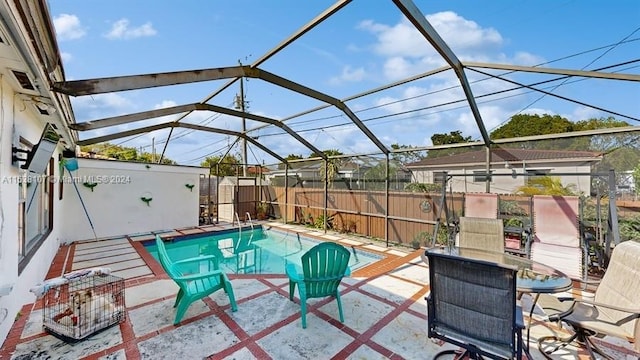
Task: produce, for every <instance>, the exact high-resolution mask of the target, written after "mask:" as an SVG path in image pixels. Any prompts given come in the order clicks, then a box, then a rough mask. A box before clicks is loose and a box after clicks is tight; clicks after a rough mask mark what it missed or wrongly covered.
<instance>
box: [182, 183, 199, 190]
mask: <svg viewBox="0 0 640 360" xmlns="http://www.w3.org/2000/svg"><path fill="white" fill-rule="evenodd" d="M184 186H185V187H186V188H187V189H189V191H193V187H194V186H196V185H195V184H184Z"/></svg>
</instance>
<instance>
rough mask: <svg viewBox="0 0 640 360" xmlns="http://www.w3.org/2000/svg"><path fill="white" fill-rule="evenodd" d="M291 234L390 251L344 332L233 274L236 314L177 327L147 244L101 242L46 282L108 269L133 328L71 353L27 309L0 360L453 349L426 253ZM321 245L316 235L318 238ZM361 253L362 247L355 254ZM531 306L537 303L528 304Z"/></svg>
mask: <svg viewBox="0 0 640 360" xmlns="http://www.w3.org/2000/svg"><path fill="white" fill-rule="evenodd" d="M265 225H266V226H275V227H279V228H284V229H289V230H300V231H303V232H305V233H308V234H310V233H313V232H315V233H318V234H319V235H317V236H319V237H321V238H322V237H323V236H330V237H332V238H333V239H328V238H326V239H327V240H331V241H339V242H340V241H349V242H353V243H354V244H350V245H353V246H362V247H363V248H364V247H367V249H368V250H369V251H376V250H375V249H378V248H380V249H382V250H384V251H382V252H381V254H384V255H385V259H384V260H382V261H380V262H378V263H376V264H374V265H372V266H368V267H366V268H363V269H361V270H359V271H357V272H354V274H353V276H352V277H349V278H345V279H344V281H343V284H342V287H341V296H342V302H343V308H344V311H345V314H344V317H345V322H344V324H342V323H340V322H339V321H338V320H337V306H336V303H335V301H333V300H331V299H312V300H310V301H308V304H309V308H308V316H307V324H308V327H307V329H302V327H301V322H300V305H299V303H298V302H297V301H298V299H297V297H296V301H295V302H291V301H289V299H288V281H287V279H286V277H285V276H283V275H253V274H252V275H234V274H229V277H230V279H231V281H232V284H233V287H234V292H235V295H236V299H237V303H238V311H237V312H231V310H230V308H229V302H228V299H227V298H226V296H225V295H224V293H221V292H218V293H216V294H213V295H211V296H210V297H208V298H206V299H205V300H204V301H198V302H196V303H194V304H192V305H191V307H190V308H189V310H188V312H187V314H186V315H185V317H184V320H183V321H182V322H181V323H180V325H178V326H174V325H173V317H174V309H173V308H172V306H173V302H174V299H175V295H176V293H177V286H176V285H175V284H174V283H173V282H172V281H171V280H170V279H169V278H168V277H167V276H166V274H165V273H164V272H163V271H162V269H161V267H160V265H159V264H158V263H157V262H155V260H153V258H152V257H151V256H150V255H149V253H148V252H146V250H144V249H143V248H142V243H141V242H140V240H141V239H142V238H144V237H145V236H146V237H149V236H151V237H152V238H153V237H155V235H153V234H146V235H144V234H139V235H136V236H129V237H123V238H119V239H110V240H103V241H88V242H78V243H74V244H71V245H69V246H64V247H62V248H61V249H60V251H59V252H58V254H57V256H56V258H55V260H54V262H53V264H52V266H51V269H50V271H49V276H48V278H52V277H57V276H60V275H61V274H63V273H65V272H68V271H70V270H72V269H81V268H85V267H109V268H111V269H112V274H114V275H116V276H120V277H123V278H124V279H126V280H125V285H126V294H125V303H126V310H127V317H126V320H125V321H124V322H123V323H121V324H119V325H118V326H113V327H111V328H108V329H107V330H105V331H102V332H100V333H98V334H95V335H93V336H91V337H89V338H87V339H85V340H83V341H79V342H77V343H73V344H69V343H65V342H63V341H61V340H59V339H57V338H55V337H53V336H51V335H49V334H47V333H46V332H44V331H43V329H42V310H41V308H42V305H41V304H39V302H35V303H32V304H27V305H25V306H24V307H23V309H22V312H21V316H19V317H18V319H17V320H16V322H15V323H14V325H13V327H12V330H11V332H10V334H9V337H8V338H7V340H6V341H5V343H4V344H3V345H2V350H0V359H45V358H46V359H158V358H161V357H166V358H187V357H189V358H210V359H414V358H430V357H432V356H433V355H434V354H435V353H437V352H439V351H441V350H444V349H450V348H453V347H452V346H451V345H449V344H446V343H442V342H436V341H432V340H431V339H429V338H427V335H426V326H427V319H426V302H425V300H424V296H425V295H426V294H427V292H428V290H429V286H428V267H427V266H426V264H424V263H423V262H422V260H421V258H420V253H421V251H420V250H418V251H413V252H411V251H409V250H404V251H401V250H399V249H387V248H384V247H383V246H380V245H378V244H374V243H369V242H366V241H365V240H364V239H362V240H361V239H357V238H345V237H343V236H341V235H339V234H324V233H320V232H317V231H315V230H312V229H306V228H300V227H290V225H282V224H279V223H265ZM229 226H230V225H228V224H227V225H221V226H218V227H202V228H194V229H182V230H172V231H163V232H160V234H161V236H163V237H168V236H177V235H180V234H184V233H187V232H189V233H199V232H204V231H212V230H218V229H224V228H228V227H229ZM312 236H314V235H312ZM355 243H357V244H355ZM522 301H523V305H525V308H526V303H527V302H529V301H530V298H529V297H528V296H526V295H525V297H524V298H523V300H522ZM550 333H565V331H564V330H561V329H558V328H556V326H555V325H553V324H547V323H544V322H542V321H540V316H539V315H537V314H534V318H533V321H532V328H531V344H532V346H531V352H532V356H533V358H535V359H540V358H542V356H541V355H540V353H539V352H538V351H537V348H536V346H535V340H536V339H537V338H538V337H539V336H543V335H546V334H550ZM601 343H602V344H603V347H604V349H605V350H606V351H607V352H609V353H610V354H611V355H612V356H614V358H616V359H637V358H638V354H636V353H633V352H631V351H630V350H629V347H630V345H629V344H624V343H622V342H621V341H619V340H618V341H615V340H611V339H603V340H601ZM585 356H586V353H585V352H584V351H582V350H581V349H578V348H576V347H575V346H570V347H568V348H567V349H565V350H562V351H559V352H558V353H557V354H554V356H553V358H554V359H579V358H584V357H585Z"/></svg>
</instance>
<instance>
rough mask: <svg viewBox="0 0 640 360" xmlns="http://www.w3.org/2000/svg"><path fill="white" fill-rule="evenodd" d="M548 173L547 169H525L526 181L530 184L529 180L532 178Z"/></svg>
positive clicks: (549, 171)
mask: <svg viewBox="0 0 640 360" xmlns="http://www.w3.org/2000/svg"><path fill="white" fill-rule="evenodd" d="M549 173H551V170H549V169H527V177H526V183H527V185H531V183H530V181H531V180H532V179H535V178H539V177H542V176H547V175H549Z"/></svg>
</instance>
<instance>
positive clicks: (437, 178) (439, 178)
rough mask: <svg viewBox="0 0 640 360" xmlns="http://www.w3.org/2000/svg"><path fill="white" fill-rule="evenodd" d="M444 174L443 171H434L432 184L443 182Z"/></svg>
mask: <svg viewBox="0 0 640 360" xmlns="http://www.w3.org/2000/svg"><path fill="white" fill-rule="evenodd" d="M445 176H447V173H446V172H444V171H434V172H433V183H434V184H442V182H444V179H445Z"/></svg>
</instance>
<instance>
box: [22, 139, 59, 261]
mask: <svg viewBox="0 0 640 360" xmlns="http://www.w3.org/2000/svg"><path fill="white" fill-rule="evenodd" d="M23 147H25V148H28V147H29V146H28V145H26V144H23ZM53 169H54V161H53V158H50V159H49V161H48V165H47V167H46V169H45V170H44V172H43V173H42V174H36V173H33V172H29V171H26V170H25V171H22V172H21V177H20V181H19V192H20V195H19V201H18V242H19V244H18V245H19V246H18V255H19V266H18V269H19V271H22V269H24V267H25V266H26V265H27V264H28V263H29V260H30V259H31V257H33V254H35V252H36V251H37V250H38V248H39V247H40V245H42V243H43V242H44V240H45V239H46V238H47V236H48V235H49V233H50V232H51V227H52V223H53V213H52V210H51V209H52V208H53V195H52V194H53V181H52V180H53Z"/></svg>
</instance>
